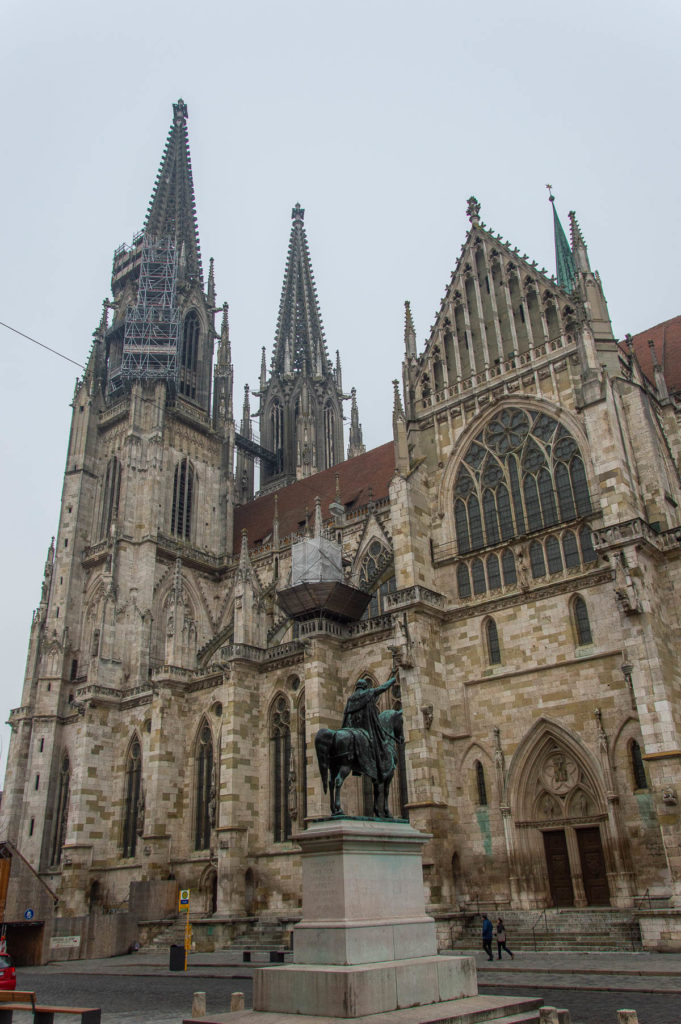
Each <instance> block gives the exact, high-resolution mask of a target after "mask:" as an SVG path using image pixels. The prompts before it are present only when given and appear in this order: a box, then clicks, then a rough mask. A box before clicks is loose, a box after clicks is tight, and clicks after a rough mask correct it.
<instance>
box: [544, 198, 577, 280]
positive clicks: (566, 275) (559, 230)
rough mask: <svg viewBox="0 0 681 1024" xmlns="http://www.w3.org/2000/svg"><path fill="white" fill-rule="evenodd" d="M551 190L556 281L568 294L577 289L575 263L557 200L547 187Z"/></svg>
mask: <svg viewBox="0 0 681 1024" xmlns="http://www.w3.org/2000/svg"><path fill="white" fill-rule="evenodd" d="M546 187H547V189H548V190H549V202H550V203H551V206H552V207H553V235H554V241H555V246H556V279H557V281H558V284H559V286H560V287H561V288H562V289H563V290H564V291H566V292H571V291H573V289H574V287H575V275H576V270H575V261H574V259H573V256H572V250H571V249H570V245H569V243H568V240H567V238H566V237H565V232H564V231H563V225H562V224H561V222H560V218H559V216H558V213H557V212H556V199H555V196H554V195H553V192H552V189H551V185H547V186H546Z"/></svg>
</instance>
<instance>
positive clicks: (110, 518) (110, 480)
mask: <svg viewBox="0 0 681 1024" xmlns="http://www.w3.org/2000/svg"><path fill="white" fill-rule="evenodd" d="M120 494H121V464H120V462H119V461H118V459H117V458H116V456H115V455H112V456H111V458H110V459H109V461H108V462H107V464H106V473H105V474H104V490H103V493H102V514H101V517H100V521H99V536H100V537H108V536H109V531H110V529H111V525H112V523H115V522H116V520H117V519H118V504H119V500H120Z"/></svg>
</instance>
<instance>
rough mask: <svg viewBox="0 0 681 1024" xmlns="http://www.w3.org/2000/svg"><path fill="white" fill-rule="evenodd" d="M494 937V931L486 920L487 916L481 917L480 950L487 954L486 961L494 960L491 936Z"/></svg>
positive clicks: (490, 923) (487, 919)
mask: <svg viewBox="0 0 681 1024" xmlns="http://www.w3.org/2000/svg"><path fill="white" fill-rule="evenodd" d="M493 935H494V929H493V928H492V922H491V921H490V919H489V918H488V916H487V914H483V915H482V948H483V949H484V951H485V953H487V958H488V960H494V957H493V956H492V936H493Z"/></svg>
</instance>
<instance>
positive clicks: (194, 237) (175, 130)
mask: <svg viewBox="0 0 681 1024" xmlns="http://www.w3.org/2000/svg"><path fill="white" fill-rule="evenodd" d="M144 230H145V232H146V233H147V234H149V235H153V236H155V237H156V238H172V239H174V241H175V247H176V250H177V253H178V261H179V259H180V256H181V257H182V262H183V264H184V273H185V274H186V276H187V277H189V278H190V279H191V278H197V279H198V281H199V282H200V283H203V270H202V266H201V247H200V245H199V232H198V226H197V222H196V200H195V197H194V181H193V178H192V162H191V157H190V155H189V136H188V134H187V104H186V103H185V102H184V101H183V100H178V101H177V103H174V104H173V123H172V125H171V127H170V131H169V132H168V138H167V140H166V145H165V149H164V151H163V156H162V158H161V166H160V168H159V172H158V174H157V176H156V182H155V184H154V190H153V192H152V195H151V201H150V203H149V208H148V210H147V216H146V220H145V223H144Z"/></svg>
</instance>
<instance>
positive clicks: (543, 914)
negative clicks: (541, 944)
mask: <svg viewBox="0 0 681 1024" xmlns="http://www.w3.org/2000/svg"><path fill="white" fill-rule="evenodd" d="M542 918H543V919H544V930H545V932H546V934H547V935H548V934H549V921H548V918H547V916H546V910H545V909H544V910H542V912H541V914H540V915H539V917H538V918H537V920H536V921H535V922H534V924H533V925H532V942H533V943H534V951H535V953H536V952H537V926H538V925H539V922H540V921H541V920H542Z"/></svg>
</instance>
